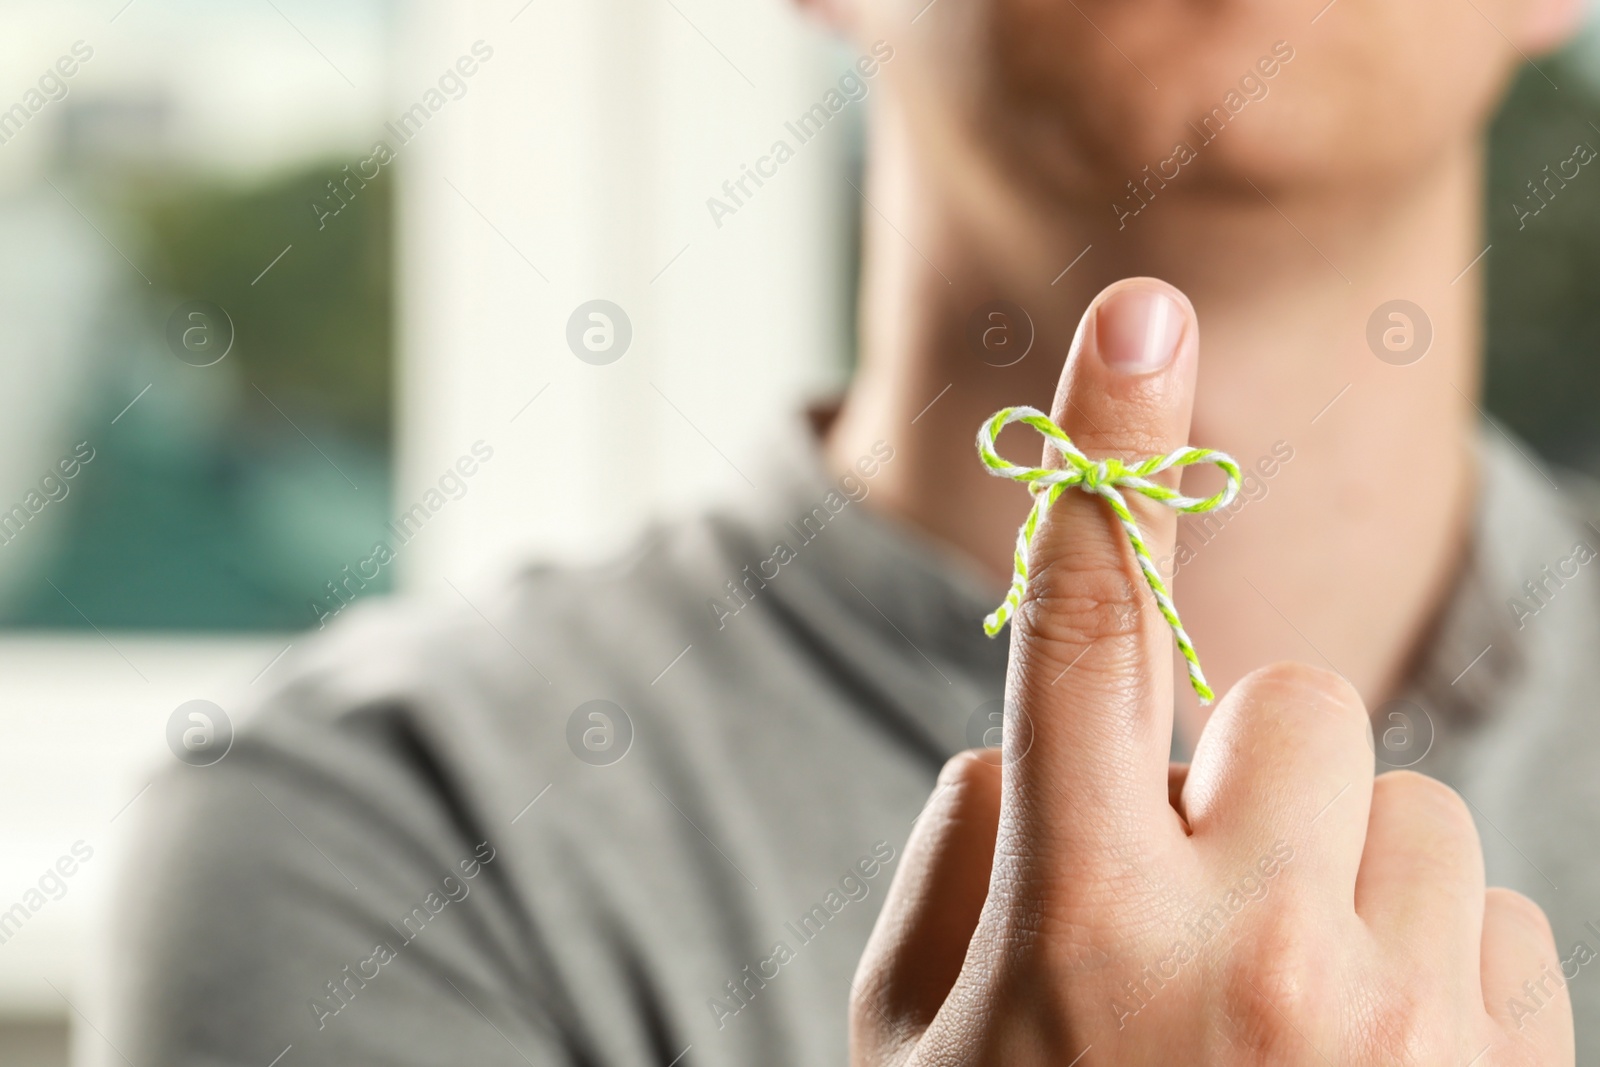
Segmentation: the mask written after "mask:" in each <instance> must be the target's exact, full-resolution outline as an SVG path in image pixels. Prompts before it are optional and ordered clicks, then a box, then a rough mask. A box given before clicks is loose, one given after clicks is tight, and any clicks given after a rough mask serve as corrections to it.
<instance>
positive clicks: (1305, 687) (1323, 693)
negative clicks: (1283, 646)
mask: <svg viewBox="0 0 1600 1067" xmlns="http://www.w3.org/2000/svg"><path fill="white" fill-rule="evenodd" d="M1238 689H1239V690H1240V691H1241V692H1242V693H1244V694H1246V695H1248V696H1250V697H1252V698H1253V699H1256V700H1260V701H1263V702H1266V703H1270V704H1274V705H1290V706H1295V707H1308V708H1312V709H1321V710H1325V711H1328V712H1330V713H1332V714H1335V715H1339V716H1351V717H1360V718H1361V719H1362V720H1365V718H1366V714H1367V709H1366V705H1365V704H1364V703H1363V702H1362V700H1361V695H1360V694H1359V693H1357V692H1356V690H1355V687H1354V686H1352V685H1351V684H1350V683H1349V682H1348V681H1346V680H1345V679H1344V678H1342V677H1341V676H1339V675H1337V674H1335V673H1334V672H1332V671H1328V670H1323V669H1322V668H1321V667H1313V666H1311V665H1310V664H1308V663H1291V662H1282V663H1273V664H1269V665H1268V666H1265V667H1260V668H1258V669H1256V670H1254V671H1251V672H1250V673H1249V674H1247V675H1245V677H1244V678H1243V679H1241V680H1240V681H1239V684H1238Z"/></svg>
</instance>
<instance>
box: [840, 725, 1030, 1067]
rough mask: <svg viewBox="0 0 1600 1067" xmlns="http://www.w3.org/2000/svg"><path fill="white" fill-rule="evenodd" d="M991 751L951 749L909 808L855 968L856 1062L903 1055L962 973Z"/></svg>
mask: <svg viewBox="0 0 1600 1067" xmlns="http://www.w3.org/2000/svg"><path fill="white" fill-rule="evenodd" d="M998 759H999V753H998V752H996V751H994V750H992V749H977V750H974V751H971V752H962V753H958V754H957V755H956V756H954V757H953V758H952V759H951V760H950V762H948V763H946V764H945V765H944V770H943V771H941V772H940V773H939V782H938V785H937V786H935V788H934V791H933V795H932V796H931V797H929V798H928V803H927V805H926V806H925V807H924V808H923V809H922V814H921V815H919V816H917V821H916V824H915V825H914V826H913V827H912V831H911V838H910V840H908V841H907V842H906V850H905V855H904V856H903V857H902V858H901V860H900V866H899V868H898V869H897V870H896V871H895V875H894V881H893V882H892V883H891V884H890V886H889V895H888V897H887V898H886V899H885V901H884V905H883V911H881V912H879V914H878V921H877V924H876V925H875V926H873V928H872V937H871V938H870V939H869V940H868V941H867V947H866V951H865V952H863V953H862V956H861V962H860V964H859V965H858V967H857V968H856V977H855V982H854V983H853V988H852V996H851V1002H850V1049H851V1062H852V1063H853V1064H855V1065H856V1067H868V1065H871V1067H886V1065H889V1064H897V1063H901V1062H903V1061H904V1059H905V1057H906V1056H907V1055H909V1052H910V1050H911V1049H912V1047H913V1046H914V1045H915V1043H916V1041H917V1039H918V1038H919V1037H921V1035H922V1032H923V1031H924V1030H926V1029H927V1027H928V1024H929V1023H931V1022H932V1021H933V1017H934V1016H935V1015H936V1014H938V1011H939V1008H940V1006H941V1005H942V1004H943V1003H944V1001H945V998H946V997H947V996H948V995H949V993H950V990H951V988H952V987H953V986H954V985H955V981H956V978H957V976H958V975H959V974H960V973H961V966H962V963H963V962H964V961H965V959H966V955H967V947H968V945H969V943H970V942H971V940H972V933H973V930H974V929H975V928H976V927H977V925H978V917H979V915H980V914H981V913H982V911H983V904H984V901H985V899H986V898H987V896H988V889H989V871H990V866H991V863H992V861H993V858H994V839H995V828H996V825H997V824H998V822H999V819H1000V767H999V766H998V762H997V761H998Z"/></svg>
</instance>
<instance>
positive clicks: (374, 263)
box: [0, 161, 394, 631]
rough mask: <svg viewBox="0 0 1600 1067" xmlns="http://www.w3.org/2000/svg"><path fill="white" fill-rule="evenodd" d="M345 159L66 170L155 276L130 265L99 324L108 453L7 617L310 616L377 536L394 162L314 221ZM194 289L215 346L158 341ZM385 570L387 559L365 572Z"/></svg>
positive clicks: (211, 620)
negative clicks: (262, 166)
mask: <svg viewBox="0 0 1600 1067" xmlns="http://www.w3.org/2000/svg"><path fill="white" fill-rule="evenodd" d="M342 165H343V161H329V162H326V163H322V164H319V165H316V166H312V167H308V168H305V169H302V170H298V171H295V172H293V173H288V174H284V175H281V176H277V177H273V178H271V179H267V180H264V181H261V182H258V183H255V184H245V185H228V184H221V183H217V182H209V183H208V182H204V181H197V180H194V179H192V178H186V177H184V176H182V175H177V176H174V175H170V174H162V173H152V172H142V173H141V172H136V173H129V172H126V171H123V172H110V173H102V174H99V175H97V176H90V177H85V176H84V175H83V174H82V173H78V174H75V175H74V178H75V179H76V180H75V181H74V182H73V184H74V185H75V186H76V187H77V190H78V193H79V194H81V197H82V199H83V200H87V201H88V202H90V203H92V204H94V205H95V207H96V209H97V212H99V211H104V212H106V213H109V214H112V215H115V216H116V217H118V219H119V224H118V227H117V228H118V231H119V232H121V233H129V234H136V235H138V244H137V246H136V251H135V252H134V254H133V255H132V257H131V258H133V259H134V260H136V261H137V262H138V263H139V264H141V266H142V268H143V271H144V273H146V274H147V275H149V277H150V280H151V283H152V284H151V285H150V286H149V287H148V288H147V289H146V288H145V287H141V286H138V285H134V286H131V287H130V289H129V296H128V300H127V302H114V303H115V304H116V306H114V307H111V308H109V309H106V311H105V317H106V322H105V325H104V328H102V329H100V330H97V331H96V335H97V336H99V337H101V338H102V339H103V340H102V342H101V344H102V345H103V349H104V350H103V351H101V352H98V353H96V354H95V356H94V363H95V365H96V366H97V368H98V369H99V373H97V374H95V375H94V377H93V380H94V381H95V382H97V383H98V384H99V387H100V389H101V390H102V392H101V395H99V396H98V397H96V398H93V401H92V402H91V403H90V404H89V405H88V411H87V415H86V417H85V418H84V420H83V422H84V425H83V427H82V428H81V436H84V437H87V438H88V439H89V440H90V441H91V442H93V443H94V446H95V448H96V449H97V455H96V458H95V460H94V462H93V463H92V464H89V465H88V466H86V467H85V468H84V471H83V473H82V474H81V475H80V476H79V478H78V480H77V482H76V484H75V488H74V490H73V493H72V495H71V496H70V497H69V498H68V499H67V500H66V501H65V502H64V507H65V513H64V514H63V515H62V516H61V518H63V519H66V520H68V521H66V522H65V523H64V535H63V536H62V537H61V538H60V541H59V543H57V544H55V545H53V547H52V553H51V555H50V557H49V560H48V564H47V566H46V567H45V568H43V570H42V571H41V572H40V573H38V574H36V575H30V576H29V579H30V580H29V581H28V582H26V583H24V584H23V586H22V587H21V588H20V589H18V590H17V591H16V592H15V593H14V595H12V596H11V597H9V598H8V601H7V602H6V603H5V604H3V605H0V625H10V626H22V627H45V628H49V627H68V628H85V627H87V626H89V625H94V626H97V627H101V628H105V629H110V628H120V629H178V630H210V631H214V630H260V629H269V630H282V629H300V628H303V627H305V626H308V625H312V624H313V623H314V622H315V620H316V612H315V611H314V610H313V609H312V608H311V606H310V604H309V601H310V600H311V599H312V598H318V599H321V600H324V601H328V600H329V599H330V597H329V594H328V592H327V590H326V585H325V583H327V582H328V581H329V580H330V579H332V578H334V577H335V576H336V575H337V574H338V572H339V568H340V567H341V566H343V565H344V564H346V563H350V562H352V561H353V560H355V559H358V558H360V557H362V556H364V555H366V554H367V552H368V551H369V550H370V548H371V546H372V544H373V542H374V541H375V540H377V539H378V538H379V537H380V536H382V534H383V524H384V523H385V522H386V521H387V519H388V517H389V510H390V482H391V477H390V447H389V437H390V429H391V411H392V404H391V395H392V373H393V347H394V345H393V335H392V326H391V311H392V297H391V294H392V291H393V285H392V279H393V265H392V247H393V224H392V218H391V204H392V195H391V190H392V184H391V182H392V179H391V178H390V176H389V175H388V174H385V175H383V176H382V177H381V178H380V179H379V180H375V181H372V182H369V183H367V185H366V186H365V187H364V188H362V189H360V190H359V191H358V193H357V195H356V196H355V198H354V199H353V200H352V202H351V203H350V205H349V206H348V207H346V208H345V209H344V210H343V211H341V212H340V213H339V214H338V215H337V216H335V217H332V218H327V219H326V220H325V225H324V226H321V227H319V225H318V219H317V213H316V212H315V211H314V210H313V209H312V207H311V204H312V202H313V201H314V200H317V199H320V198H325V197H326V196H327V195H328V194H327V191H326V187H325V183H326V182H327V181H328V180H329V178H331V177H333V176H335V175H337V174H340V168H341V167H342ZM61 180H64V181H65V180H68V179H66V178H65V177H63V178H62V179H61ZM285 248H288V251H287V253H286V254H284V255H283V256H282V258H281V259H279V260H278V261H277V262H276V263H273V259H274V257H277V256H278V255H279V253H282V252H284V250H285ZM269 264H271V269H270V270H267V267H268V265H269ZM263 271H265V273H264V274H263ZM190 300H209V301H212V302H214V303H216V304H219V305H221V306H222V307H223V308H225V309H226V310H227V312H228V314H229V316H230V318H231V319H232V321H233V325H234V330H235V340H234V344H233V347H232V350H231V351H230V352H229V354H228V355H227V357H226V358H225V359H223V360H222V361H221V362H219V363H217V364H215V365H214V366H209V367H193V366H190V365H189V364H187V363H185V362H183V361H180V360H179V359H177V358H176V356H175V355H174V354H173V353H172V351H171V350H170V349H169V348H168V346H167V342H166V338H165V327H166V321H167V319H168V317H169V316H170V315H171V314H172V313H173V311H174V309H175V308H177V307H178V306H179V305H180V304H182V303H185V302H186V301H190ZM146 385H149V387H150V388H149V389H148V390H147V391H145V392H144V393H141V392H140V391H141V390H142V389H143V388H144V387H145V386H146ZM136 394H137V395H139V397H140V399H139V400H138V401H137V403H135V404H134V405H133V406H132V407H129V408H128V409H127V410H126V412H124V413H123V414H122V415H120V416H118V412H119V411H122V409H123V408H124V407H125V406H126V405H128V403H129V401H130V399H132V398H133V397H134V396H135V395H136ZM113 418H116V421H115V422H114V423H113V422H112V420H113ZM74 439H77V438H74ZM389 581H390V575H389V573H388V571H387V570H386V571H385V572H384V573H382V574H380V575H379V577H378V578H377V579H376V580H374V581H372V582H370V583H369V585H368V588H367V589H366V590H365V592H369V593H375V592H383V591H386V590H387V588H388V586H389Z"/></svg>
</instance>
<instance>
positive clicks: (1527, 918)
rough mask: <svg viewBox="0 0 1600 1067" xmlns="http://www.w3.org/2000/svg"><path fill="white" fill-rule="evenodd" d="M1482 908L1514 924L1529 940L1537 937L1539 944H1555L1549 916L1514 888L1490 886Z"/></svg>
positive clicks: (1485, 894)
mask: <svg viewBox="0 0 1600 1067" xmlns="http://www.w3.org/2000/svg"><path fill="white" fill-rule="evenodd" d="M1484 910H1485V912H1486V913H1492V914H1494V915H1495V916H1497V917H1498V918H1499V920H1500V921H1502V922H1506V923H1509V924H1511V925H1513V926H1515V927H1516V928H1517V929H1518V930H1519V931H1521V932H1522V933H1523V934H1524V935H1525V936H1527V937H1528V938H1529V939H1530V940H1531V939H1534V938H1537V939H1538V940H1539V942H1540V943H1541V944H1546V945H1549V946H1554V945H1555V931H1554V930H1553V929H1552V928H1551V926H1550V916H1548V915H1546V914H1545V913H1544V909H1543V908H1541V907H1540V906H1539V905H1538V904H1536V903H1534V901H1533V899H1532V898H1531V897H1528V896H1525V895H1523V894H1522V893H1519V892H1517V891H1516V890H1515V889H1506V888H1504V887H1503V886H1493V887H1491V888H1490V889H1489V890H1487V891H1486V892H1485V893H1484Z"/></svg>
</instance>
